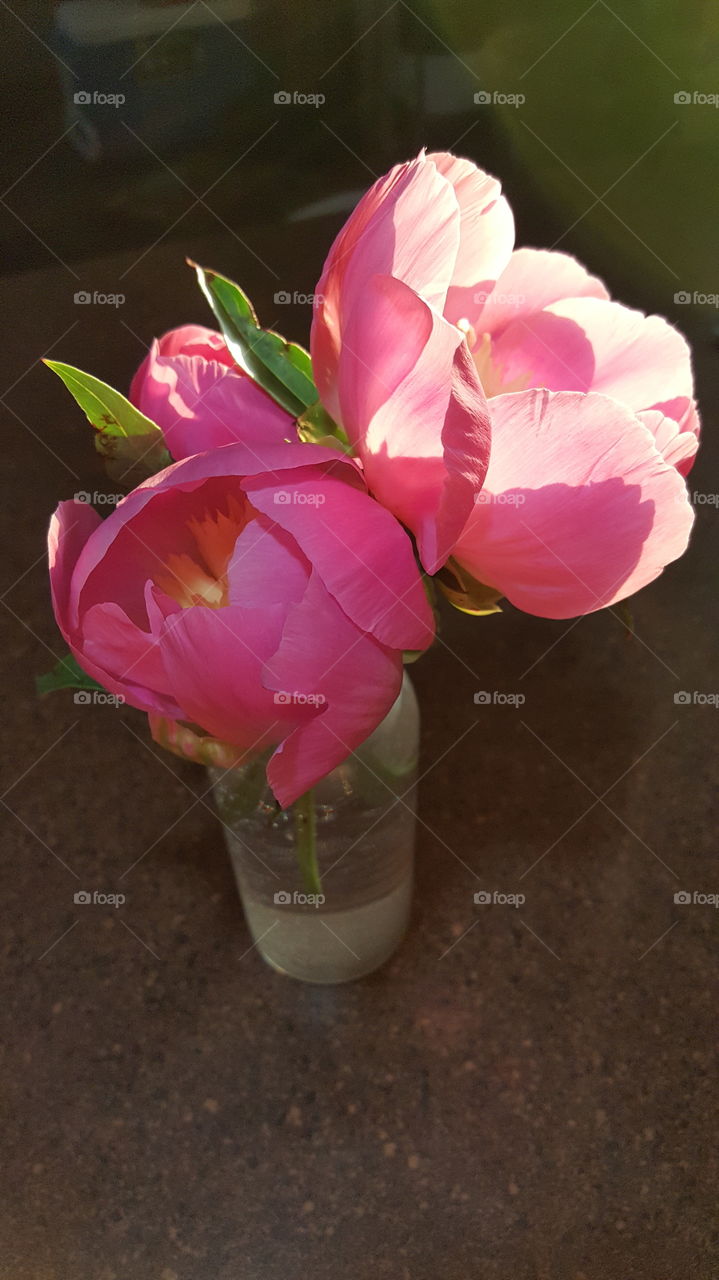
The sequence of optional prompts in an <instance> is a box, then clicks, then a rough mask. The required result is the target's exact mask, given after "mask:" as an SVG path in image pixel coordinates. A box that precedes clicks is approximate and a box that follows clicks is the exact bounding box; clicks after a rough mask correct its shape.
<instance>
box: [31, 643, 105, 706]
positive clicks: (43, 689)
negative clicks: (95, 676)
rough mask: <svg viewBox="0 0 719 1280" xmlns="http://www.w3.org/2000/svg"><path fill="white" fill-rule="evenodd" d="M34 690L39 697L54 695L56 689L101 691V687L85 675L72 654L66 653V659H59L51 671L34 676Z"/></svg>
mask: <svg viewBox="0 0 719 1280" xmlns="http://www.w3.org/2000/svg"><path fill="white" fill-rule="evenodd" d="M35 688H36V690H37V692H38V694H40V696H44V695H45V694H46V693H55V692H56V690H58V689H95V690H97V689H100V690H102V685H101V684H98V683H97V681H96V680H92V679H91V677H90V676H88V675H86V673H85V672H84V671H83V669H82V667H81V666H79V664H78V663H77V662H76V661H75V659H74V658H73V656H72V654H71V653H68V655H67V657H65V658H61V659H60V661H59V662H58V664H57V666H56V667H53V669H52V671H48V672H47V673H46V674H45V675H44V676H35Z"/></svg>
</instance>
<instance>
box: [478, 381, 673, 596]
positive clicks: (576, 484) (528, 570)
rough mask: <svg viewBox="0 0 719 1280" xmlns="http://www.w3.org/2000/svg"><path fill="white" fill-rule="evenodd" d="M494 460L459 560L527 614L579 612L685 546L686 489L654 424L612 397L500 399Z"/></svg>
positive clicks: (625, 588) (622, 590)
mask: <svg viewBox="0 0 719 1280" xmlns="http://www.w3.org/2000/svg"><path fill="white" fill-rule="evenodd" d="M492 418H493V423H492V427H493V435H492V457H491V460H490V465H489V470H488V472H487V479H486V483H485V488H484V490H483V492H482V495H481V501H480V502H479V503H478V504H477V506H476V507H475V510H474V512H473V515H472V517H471V518H470V521H469V523H468V525H467V528H466V529H465V531H464V534H463V535H462V538H461V539H460V541H459V543H458V545H457V549H456V552H455V556H456V558H457V560H458V561H459V563H460V564H462V565H464V566H465V567H466V568H467V569H468V570H469V572H470V573H472V574H473V576H474V577H476V578H478V579H479V580H480V581H481V582H484V583H485V584H487V585H489V586H492V587H494V588H495V589H497V590H498V591H501V593H502V594H503V595H505V596H506V597H507V598H508V599H509V600H510V601H511V602H512V604H515V605H516V606H517V607H518V608H520V609H524V610H526V611H527V612H528V613H535V614H539V615H540V616H542V617H549V618H569V617H576V616H578V615H580V614H584V613H590V612H592V610H594V609H599V608H602V607H604V606H605V605H608V604H611V603H613V602H614V601H617V600H621V599H623V598H624V597H625V596H628V595H631V594H632V593H633V592H634V591H637V590H639V588H640V587H643V586H645V585H646V584H647V583H648V582H651V581H652V580H653V579H654V578H656V577H657V575H658V574H659V573H661V571H662V569H663V568H664V566H665V565H667V564H669V563H670V562H671V561H672V560H675V559H677V557H678V556H680V555H681V554H682V552H683V551H684V550H685V548H686V545H687V542H688V539H689V533H690V531H691V527H692V521H693V513H692V509H691V506H690V503H689V501H688V498H687V494H686V486H685V485H684V482H683V481H682V479H681V476H680V475H679V474H678V473H677V471H676V470H675V468H674V467H673V466H670V465H668V464H667V462H665V461H664V459H663V458H662V456H661V454H660V453H659V451H658V449H657V448H656V446H655V442H654V438H653V436H652V434H651V432H650V431H649V429H648V428H647V427H646V426H645V425H644V424H643V423H641V422H640V421H639V420H638V419H637V418H636V417H635V416H634V415H633V414H632V413H631V411H630V410H628V409H627V408H626V407H624V406H623V405H621V404H619V403H618V402H616V401H613V400H610V399H608V398H606V397H605V396H600V395H595V394H590V395H581V394H577V393H572V392H559V393H551V392H548V391H541V390H535V391H526V392H519V393H517V394H514V395H504V396H497V397H496V398H495V399H494V400H493V401H492Z"/></svg>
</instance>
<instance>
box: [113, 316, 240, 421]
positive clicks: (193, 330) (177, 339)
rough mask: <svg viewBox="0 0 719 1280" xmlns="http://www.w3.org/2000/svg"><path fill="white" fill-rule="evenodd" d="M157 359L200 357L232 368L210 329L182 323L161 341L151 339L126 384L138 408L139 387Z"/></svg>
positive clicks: (222, 345)
mask: <svg viewBox="0 0 719 1280" xmlns="http://www.w3.org/2000/svg"><path fill="white" fill-rule="evenodd" d="M158 356H201V357H202V359H203V360H214V361H216V362H217V363H219V364H224V365H228V366H229V367H230V368H233V367H234V364H235V362H234V360H233V359H232V356H231V355H230V353H229V351H228V349H227V344H226V343H225V339H224V338H223V336H222V334H221V333H217V332H216V331H215V330H214V329H206V328H205V326H204V325H200V324H183V325H181V326H180V327H179V328H178V329H170V331H169V332H168V333H163V335H162V337H161V338H155V339H154V341H153V343H152V345H151V347H150V350H149V351H148V353H147V355H146V356H145V359H144V360H143V362H142V364H141V365H140V367H139V369H138V370H137V373H136V374H135V376H134V378H133V379H132V383H131V385H130V399H131V401H132V403H133V404H134V405H139V398H140V396H141V395H142V384H143V382H144V380H145V377H146V375H147V372H148V370H149V368H150V366H151V365H152V362H153V360H156V359H157V357H158Z"/></svg>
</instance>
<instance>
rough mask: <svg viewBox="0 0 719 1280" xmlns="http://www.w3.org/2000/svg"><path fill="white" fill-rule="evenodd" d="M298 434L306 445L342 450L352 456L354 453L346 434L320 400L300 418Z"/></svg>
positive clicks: (298, 420)
mask: <svg viewBox="0 0 719 1280" xmlns="http://www.w3.org/2000/svg"><path fill="white" fill-rule="evenodd" d="M297 434H298V436H299V438H300V440H302V441H303V443H304V444H322V445H326V446H327V447H328V448H330V449H332V448H334V449H341V450H342V452H343V453H347V454H350V455H352V454H353V453H354V450H353V448H352V445H351V444H350V442H349V440H348V439H347V436H346V434H345V432H344V431H343V430H342V428H341V427H338V425H337V423H336V422H335V421H334V418H331V417H330V415H329V414H328V412H327V410H326V409H325V408H324V406H323V405H322V404H320V402H319V400H318V401H317V403H316V404H311V405H310V407H309V409H305V411H304V413H301V414H300V416H299V417H298V419H297Z"/></svg>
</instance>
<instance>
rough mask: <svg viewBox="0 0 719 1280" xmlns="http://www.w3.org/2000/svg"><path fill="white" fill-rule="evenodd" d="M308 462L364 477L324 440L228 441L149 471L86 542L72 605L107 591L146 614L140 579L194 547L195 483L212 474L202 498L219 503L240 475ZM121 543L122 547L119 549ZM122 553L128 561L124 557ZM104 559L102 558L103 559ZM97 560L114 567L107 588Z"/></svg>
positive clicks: (134, 613)
mask: <svg viewBox="0 0 719 1280" xmlns="http://www.w3.org/2000/svg"><path fill="white" fill-rule="evenodd" d="M308 460H311V462H312V464H313V465H319V464H323V463H331V464H332V465H333V466H335V467H337V468H339V469H340V470H341V471H343V472H344V471H345V470H346V471H347V474H348V476H349V477H350V479H351V481H352V483H361V480H360V472H359V468H358V466H357V464H356V463H355V462H354V461H353V460H352V459H351V458H348V457H346V455H344V454H338V453H335V451H334V450H333V449H325V448H323V447H322V446H321V445H308V444H300V443H299V442H298V443H297V444H291V445H264V446H263V447H262V449H261V450H260V449H259V448H255V447H253V446H252V445H250V444H247V443H241V444H232V445H225V446H224V448H222V449H213V450H211V451H210V452H209V453H204V454H198V455H196V456H195V457H192V458H184V459H183V460H182V461H181V462H176V463H174V465H173V466H171V467H166V469H165V470H164V471H160V472H158V474H157V475H154V476H151V477H150V478H149V480H146V481H145V482H144V484H141V485H139V486H138V487H137V488H136V489H133V491H132V493H129V494H128V495H127V497H126V498H123V499H122V501H121V502H118V504H117V506H116V507H115V509H114V510H113V511H112V512H111V513H110V514H109V515H108V516H107V518H106V519H105V520H103V521H101V522H100V527H99V528H98V529H97V530H96V531H95V533H94V535H93V537H92V538H91V539H90V540H89V542H88V543H87V545H86V546H85V547H84V548H83V550H82V552H81V555H80V557H79V559H78V564H77V570H76V572H75V574H74V575H73V584H72V593H71V594H72V607H73V608H74V609H75V610H77V608H78V606H79V602H80V598H81V596H82V597H83V599H84V603H85V607H87V606H88V605H89V604H90V603H98V602H99V601H100V600H102V599H107V596H108V594H111V595H112V598H113V599H115V600H116V601H118V603H120V604H121V605H122V607H123V608H125V611H126V612H127V613H128V614H129V615H130V616H131V617H134V618H135V620H136V621H138V622H140V621H141V620H144V619H145V618H146V610H145V606H144V603H143V590H144V583H145V582H146V581H147V579H148V577H152V576H153V573H154V570H155V568H156V567H157V561H158V558H159V559H162V557H163V555H167V554H170V553H172V552H175V553H182V552H184V551H187V552H188V553H190V552H191V551H192V550H193V548H194V543H193V541H192V538H191V534H190V533H189V530H188V529H187V521H188V519H190V518H192V516H193V514H194V515H196V514H197V501H196V499H193V498H192V496H191V495H192V494H193V493H194V491H195V490H196V489H198V488H199V487H200V486H202V485H205V484H207V483H208V482H212V481H213V480H215V478H217V482H218V483H217V488H216V491H215V493H214V494H213V491H212V490H210V489H208V494H207V497H206V504H210V500H211V498H212V497H213V496H214V497H215V501H219V500H220V499H221V497H222V495H223V494H225V495H226V494H235V495H237V496H241V494H242V489H241V487H240V477H241V476H248V475H257V474H260V473H262V472H264V471H267V472H268V473H269V475H270V476H272V475H276V476H279V475H280V474H282V473H284V472H285V471H286V470H287V469H288V468H293V467H302V466H305V465H307V461H308ZM149 504H152V508H153V509H152V511H150V512H149V514H148V515H147V517H146V518H147V520H148V525H147V529H146V530H143V527H142V526H140V525H136V524H135V522H136V521H137V520H138V518H139V517H140V515H141V513H142V512H143V511H145V509H146V508H147V507H148V505H149ZM130 525H132V528H129V526H130ZM126 526H127V528H126ZM123 530H125V532H124V533H123ZM183 539H184V540H185V541H184V542H183ZM118 541H119V547H116V544H117V543H118ZM185 543H186V545H185ZM151 548H152V550H151ZM125 557H127V564H125V563H124V558H125ZM106 559H107V564H104V561H105V560H106ZM130 564H133V565H136V566H137V567H138V570H142V571H141V572H135V569H134V568H133V570H132V572H130ZM100 566H103V570H106V569H107V568H108V567H111V579H112V590H111V592H108V591H107V589H106V587H105V586H104V585H103V583H102V582H97V583H94V584H93V583H91V582H90V579H91V577H94V575H95V573H96V572H98V571H99V570H100ZM86 591H87V598H86V599H85V592H86ZM93 593H94V594H93ZM98 593H99V594H98ZM138 609H139V610H140V612H139V613H138Z"/></svg>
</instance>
